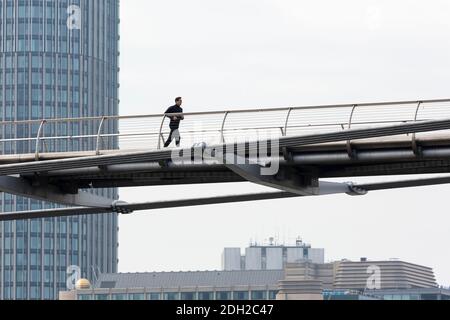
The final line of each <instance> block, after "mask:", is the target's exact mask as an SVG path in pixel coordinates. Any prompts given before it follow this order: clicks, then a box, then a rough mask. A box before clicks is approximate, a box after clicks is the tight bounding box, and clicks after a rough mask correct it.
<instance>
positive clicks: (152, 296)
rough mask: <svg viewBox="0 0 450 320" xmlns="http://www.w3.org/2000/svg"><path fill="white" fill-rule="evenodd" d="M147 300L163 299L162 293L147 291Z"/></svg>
mask: <svg viewBox="0 0 450 320" xmlns="http://www.w3.org/2000/svg"><path fill="white" fill-rule="evenodd" d="M147 300H161V294H160V293H147Z"/></svg>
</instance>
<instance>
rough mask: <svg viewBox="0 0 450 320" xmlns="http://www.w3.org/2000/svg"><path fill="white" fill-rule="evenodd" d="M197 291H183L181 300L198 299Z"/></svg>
mask: <svg viewBox="0 0 450 320" xmlns="http://www.w3.org/2000/svg"><path fill="white" fill-rule="evenodd" d="M196 298H197V297H196V293H195V292H182V293H181V300H196Z"/></svg>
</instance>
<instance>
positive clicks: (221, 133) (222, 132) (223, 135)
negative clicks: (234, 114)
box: [220, 111, 230, 143]
mask: <svg viewBox="0 0 450 320" xmlns="http://www.w3.org/2000/svg"><path fill="white" fill-rule="evenodd" d="M229 114H230V111H227V112H225V116H224V117H223V121H222V128H221V129H220V135H221V142H222V143H225V123H226V122H227V118H228V115H229Z"/></svg>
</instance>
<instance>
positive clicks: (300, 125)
mask: <svg viewBox="0 0 450 320" xmlns="http://www.w3.org/2000/svg"><path fill="white" fill-rule="evenodd" d="M414 103H417V104H418V105H417V107H416V106H415V105H413V104H414ZM433 103H449V104H450V99H441V100H424V101H400V102H381V103H365V104H364V103H363V104H352V105H348V104H342V105H326V106H311V107H308V106H307V107H287V108H268V109H245V110H234V111H213V112H194V113H182V114H181V113H180V114H171V115H175V116H177V115H180V116H184V117H185V118H186V120H189V121H194V124H195V120H196V117H195V116H204V115H215V116H216V117H215V118H213V122H211V120H210V119H209V120H208V117H205V118H204V119H203V118H201V119H202V120H204V121H205V123H206V124H207V126H206V129H205V128H200V129H199V130H197V129H196V128H195V126H194V130H190V128H189V127H188V128H187V129H188V130H185V131H183V130H182V133H183V135H190V137H191V138H194V136H195V137H197V138H198V135H199V134H206V136H207V139H211V138H213V139H218V140H216V141H219V140H220V141H221V142H222V143H225V142H226V141H225V140H226V139H225V138H226V137H228V135H230V136H232V134H235V135H236V137H240V133H239V132H248V131H253V130H256V131H258V132H260V131H261V130H277V131H278V132H281V136H283V137H286V136H287V134H288V130H289V133H290V135H292V134H293V133H292V132H291V130H293V131H294V130H296V129H297V130H298V129H300V130H302V129H306V130H305V132H306V131H309V132H313V131H314V130H317V131H318V130H321V129H325V130H328V128H330V127H339V128H341V129H342V130H346V129H351V128H352V127H353V126H356V125H381V124H385V125H386V124H389V123H408V122H418V121H419V120H418V114H419V110H420V107H421V106H426V105H427V104H433ZM399 105H407V106H408V108H409V107H414V109H415V111H416V113H415V117H414V119H412V118H411V114H410V113H409V111H408V110H409V109H401V112H399V113H395V112H392V117H396V118H391V119H389V116H390V114H391V111H390V110H391V109H389V108H388V109H386V108H385V109H381V110H379V112H378V113H376V112H375V114H376V115H377V119H378V120H375V121H371V118H367V116H366V119H363V118H361V119H358V120H359V121H354V115H355V113H356V110H360V108H367V107H378V106H392V107H393V108H394V107H396V106H399ZM409 105H410V106H409ZM432 106H433V105H432ZM439 107H444V108H447V107H449V106H448V105H442V106H439ZM327 108H328V109H330V111H329V112H328V111H327V112H318V113H317V114H315V113H314V112H308V113H307V114H306V115H305V114H301V113H300V116H301V118H300V119H299V118H297V117H294V112H295V111H300V112H301V111H303V110H313V111H314V110H324V109H327ZM331 109H333V110H331ZM340 109H344V110H340ZM373 110H374V111H376V109H373ZM392 110H393V111H395V109H392ZM439 110H440V109H438V110H437V111H436V110H434V109H432V110H431V111H432V114H431V115H430V116H427V118H434V114H435V113H436V112H438V111H439ZM449 110H450V109H449ZM349 111H351V114H350V119H348V118H347V117H348V115H347V112H349ZM369 111H370V110H369ZM271 112H280V114H275V115H272V114H271ZM283 112H286V114H283ZM334 112H335V113H336V115H338V116H339V117H340V118H339V119H338V120H337V121H336V122H332V121H333V120H331V121H330V118H331V117H333V115H334ZM344 112H345V113H344ZM244 113H250V114H249V116H250V117H251V118H250V117H246V116H240V115H241V114H244ZM362 114H363V115H364V113H362ZM371 114H372V112H370V113H369V115H371ZM408 114H409V115H408ZM236 115H238V116H236ZM232 116H235V117H232ZM296 116H298V114H296ZM308 116H311V117H312V118H310V119H308ZM166 117H167V114H163V115H161V114H156V115H136V116H103V117H86V118H67V119H45V120H29V121H27V120H25V121H8V122H0V126H12V127H13V128H14V126H19V125H28V126H32V125H35V124H36V125H37V124H39V130H38V135H37V137H36V136H35V137H30V138H8V139H0V144H3V143H11V142H12V143H13V142H23V141H36V158H37V159H39V155H40V153H41V150H40V143H41V142H46V141H60V140H70V141H73V140H77V139H93V142H91V141H90V140H89V146H91V145H93V146H92V149H93V148H95V151H96V153H97V154H100V149H101V148H102V141H103V139H105V138H111V137H118V138H131V137H142V138H152V139H153V136H155V137H158V142H157V146H156V145H155V146H154V147H157V148H158V149H161V148H162V143H163V142H164V134H165V133H166V131H165V130H164V124H165V123H166ZM220 117H222V118H220ZM437 117H439V113H437ZM209 118H211V117H209ZM346 118H347V119H346ZM397 118H398V119H397ZM139 119H142V121H137V122H136V123H135V122H133V121H130V122H127V121H126V120H139ZM331 119H332V118H331ZM118 120H122V121H121V124H123V126H124V127H125V130H124V131H125V132H109V133H102V131H105V130H104V127H105V126H106V123H107V122H108V121H118ZM144 120H145V121H144ZM148 120H151V121H150V123H151V125H152V126H155V128H154V129H155V130H154V131H153V129H150V130H146V129H143V126H142V125H143V124H144V123H146V122H147V121H148ZM159 120H160V121H161V122H160V125H159V130H157V128H156V127H157V124H155V123H154V121H159ZM321 120H323V121H325V122H323V121H321ZM421 120H423V121H426V119H425V117H424V119H421ZM430 120H431V119H430ZM89 121H93V122H94V123H95V122H96V121H100V124H99V127H98V130H97V133H96V134H94V133H90V134H86V135H83V134H78V135H74V136H71V135H64V134H65V132H63V133H60V134H61V135H62V136H56V135H53V136H48V137H44V136H42V133H43V130H44V129H43V128H44V126H51V128H56V130H59V125H58V124H63V125H67V128H69V129H70V123H80V127H83V123H84V125H86V124H89ZM308 121H309V122H310V123H308ZM216 122H217V123H216ZM133 126H135V127H136V128H134V127H133ZM218 126H220V127H218ZM191 127H192V126H191ZM89 128H90V130H92V128H91V127H90V126H89ZM121 129H123V128H122V126H119V130H121ZM128 129H131V130H128ZM16 130H17V128H16ZM64 130H66V129H64ZM135 130H136V131H138V132H135ZM127 131H130V132H127ZM244 134H245V133H244ZM276 134H278V133H276ZM142 138H136V139H135V141H134V142H136V141H142ZM197 138H195V139H197ZM151 141H152V142H151V143H152V144H153V143H154V142H153V140H151ZM81 142H82V143H85V142H84V141H81ZM122 142H124V141H122ZM125 142H127V143H129V142H132V143H133V141H132V139H128V140H126V141H125ZM412 144H413V145H412V147H413V149H414V150H415V152H417V148H418V146H417V141H416V135H413V137H412ZM0 147H1V145H0ZM89 148H91V147H89ZM347 149H348V152H349V155H351V152H352V146H351V141H347ZM46 152H47V151H46Z"/></svg>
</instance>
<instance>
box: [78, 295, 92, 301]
mask: <svg viewBox="0 0 450 320" xmlns="http://www.w3.org/2000/svg"><path fill="white" fill-rule="evenodd" d="M78 300H92V295H91V294H79V295H78Z"/></svg>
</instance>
